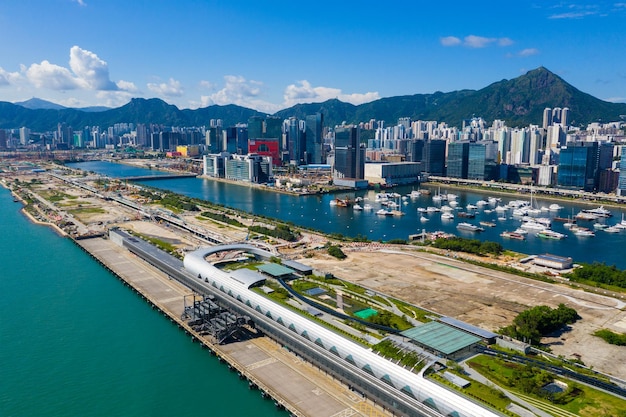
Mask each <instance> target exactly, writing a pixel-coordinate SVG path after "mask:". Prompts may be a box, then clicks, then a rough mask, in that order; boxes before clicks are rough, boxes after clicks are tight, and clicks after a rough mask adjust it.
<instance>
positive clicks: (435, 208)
mask: <svg viewBox="0 0 626 417" xmlns="http://www.w3.org/2000/svg"><path fill="white" fill-rule="evenodd" d="M438 211H441V210H440V209H439V207H433V206H428V207H426V212H427V213H436V212H438Z"/></svg>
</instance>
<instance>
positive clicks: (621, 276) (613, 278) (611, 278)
mask: <svg viewBox="0 0 626 417" xmlns="http://www.w3.org/2000/svg"><path fill="white" fill-rule="evenodd" d="M565 276H566V277H567V278H569V280H570V281H575V282H582V283H586V284H591V285H596V286H597V285H598V284H605V285H613V286H616V287H620V288H626V271H622V270H620V269H617V268H616V267H615V265H611V266H609V265H606V264H603V263H600V262H594V263H592V264H581V267H580V268H576V269H574V270H573V271H572V272H571V273H569V274H567V275H565Z"/></svg>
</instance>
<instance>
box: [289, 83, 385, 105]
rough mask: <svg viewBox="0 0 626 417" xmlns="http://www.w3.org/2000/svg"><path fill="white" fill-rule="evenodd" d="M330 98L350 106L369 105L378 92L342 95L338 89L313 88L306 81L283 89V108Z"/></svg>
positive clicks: (375, 98) (376, 98)
mask: <svg viewBox="0 0 626 417" xmlns="http://www.w3.org/2000/svg"><path fill="white" fill-rule="evenodd" d="M332 98H336V99H339V100H341V101H345V102H348V103H352V104H356V105H358V104H363V103H369V102H370V101H374V100H378V99H379V98H380V95H379V94H378V92H367V93H353V94H344V93H343V92H342V91H341V90H340V89H338V88H332V87H313V86H311V83H309V82H308V81H307V80H302V81H298V85H296V84H290V85H288V86H287V87H286V88H285V94H284V99H285V101H284V103H283V105H284V107H291V106H293V105H295V104H298V103H319V102H323V101H326V100H330V99H332Z"/></svg>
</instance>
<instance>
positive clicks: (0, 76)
mask: <svg viewBox="0 0 626 417" xmlns="http://www.w3.org/2000/svg"><path fill="white" fill-rule="evenodd" d="M21 78H22V76H21V75H20V73H19V72H9V71H6V70H5V69H4V68H2V67H0V87H1V86H4V85H10V84H14V83H15V82H17V81H19V80H20V79H21Z"/></svg>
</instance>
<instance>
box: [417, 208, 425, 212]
mask: <svg viewBox="0 0 626 417" xmlns="http://www.w3.org/2000/svg"><path fill="white" fill-rule="evenodd" d="M426 211H427V210H426V209H425V208H424V207H418V208H417V212H418V213H426Z"/></svg>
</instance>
